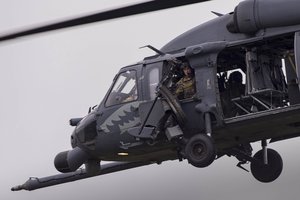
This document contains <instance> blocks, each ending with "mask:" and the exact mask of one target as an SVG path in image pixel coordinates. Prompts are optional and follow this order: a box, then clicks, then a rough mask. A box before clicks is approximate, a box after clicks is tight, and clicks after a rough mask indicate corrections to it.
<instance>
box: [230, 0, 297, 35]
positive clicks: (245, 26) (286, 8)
mask: <svg viewBox="0 0 300 200" xmlns="http://www.w3.org/2000/svg"><path fill="white" fill-rule="evenodd" d="M299 7H300V1H299V0H246V1H243V2H241V3H239V5H238V6H237V7H236V8H235V12H234V14H233V18H232V20H231V21H230V22H229V23H228V24H227V28H228V30H229V31H230V32H233V33H255V32H256V31H258V30H260V29H264V28H271V27H280V26H292V25H297V24H300V12H299Z"/></svg>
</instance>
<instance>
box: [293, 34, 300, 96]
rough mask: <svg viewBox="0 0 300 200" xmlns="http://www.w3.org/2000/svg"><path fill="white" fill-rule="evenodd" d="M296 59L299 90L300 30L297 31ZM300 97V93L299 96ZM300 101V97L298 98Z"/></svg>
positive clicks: (299, 86)
mask: <svg viewBox="0 0 300 200" xmlns="http://www.w3.org/2000/svg"><path fill="white" fill-rule="evenodd" d="M294 48H295V60H296V66H295V67H296V69H295V71H296V80H297V81H296V83H298V90H300V81H299V80H300V32H296V33H295V45H294ZM298 97H300V95H299V96H298ZM298 101H299V102H300V99H299V100H298Z"/></svg>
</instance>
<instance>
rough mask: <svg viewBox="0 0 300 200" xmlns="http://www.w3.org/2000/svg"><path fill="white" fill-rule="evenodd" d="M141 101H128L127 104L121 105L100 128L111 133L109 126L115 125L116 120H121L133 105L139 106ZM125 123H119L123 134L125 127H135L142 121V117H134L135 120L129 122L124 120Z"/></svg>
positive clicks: (134, 106)
mask: <svg viewBox="0 0 300 200" xmlns="http://www.w3.org/2000/svg"><path fill="white" fill-rule="evenodd" d="M140 103H141V102H139V101H137V102H132V103H128V104H125V105H124V106H121V107H120V108H119V109H118V110H116V111H115V112H114V113H112V114H111V115H110V116H109V117H108V118H107V119H106V120H105V121H104V122H103V123H102V124H101V125H100V128H101V129H102V130H103V131H104V132H105V133H109V132H110V131H109V129H108V126H114V122H116V121H121V118H120V117H125V116H126V112H127V113H130V112H132V111H131V107H133V108H135V109H136V108H138V107H139V105H140ZM123 123H124V124H123V125H119V128H120V130H121V134H123V133H124V132H125V131H124V129H127V128H129V127H133V126H136V125H137V124H138V123H140V119H139V117H134V119H133V120H131V119H130V120H128V122H123Z"/></svg>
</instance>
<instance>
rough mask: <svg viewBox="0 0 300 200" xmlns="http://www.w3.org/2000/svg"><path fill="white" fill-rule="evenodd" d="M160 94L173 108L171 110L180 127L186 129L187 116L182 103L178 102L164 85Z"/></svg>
mask: <svg viewBox="0 0 300 200" xmlns="http://www.w3.org/2000/svg"><path fill="white" fill-rule="evenodd" d="M159 93H160V94H161V95H162V97H163V98H164V99H165V100H166V102H167V103H168V104H169V106H170V107H171V110H172V111H173V113H174V115H175V117H176V120H177V122H178V124H179V126H180V127H184V125H185V122H186V116H185V113H184V112H183V110H182V108H181V105H180V103H179V102H178V99H177V98H176V97H175V96H174V95H173V94H172V93H171V92H170V91H169V90H168V88H166V86H164V85H162V86H161V87H160V90H159Z"/></svg>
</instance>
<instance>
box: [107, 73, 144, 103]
mask: <svg viewBox="0 0 300 200" xmlns="http://www.w3.org/2000/svg"><path fill="white" fill-rule="evenodd" d="M127 72H131V73H132V72H133V73H134V75H133V76H134V77H135V79H134V81H135V88H136V89H135V90H136V98H134V99H133V100H129V101H124V100H125V99H124V100H123V101H121V102H120V103H111V104H108V101H109V98H110V97H111V94H112V92H113V90H114V89H115V87H116V84H117V83H118V80H119V78H120V77H121V76H122V74H124V73H127ZM137 74H138V71H137V70H135V69H128V70H124V71H121V72H119V73H118V74H117V75H116V76H115V78H114V80H113V84H112V86H111V88H110V90H109V92H108V94H107V95H106V98H105V102H104V107H106V108H108V107H113V106H117V105H123V104H127V103H132V102H135V101H138V99H139V98H140V94H139V83H138V79H137V77H138V76H137ZM129 81H130V80H129ZM127 83H128V81H127ZM127 83H126V84H127ZM126 84H125V85H124V87H123V88H122V89H121V90H123V89H124V88H125V87H126Z"/></svg>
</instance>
